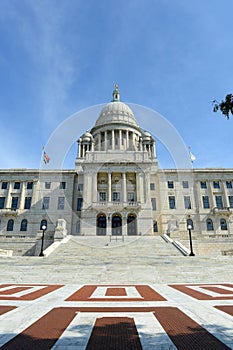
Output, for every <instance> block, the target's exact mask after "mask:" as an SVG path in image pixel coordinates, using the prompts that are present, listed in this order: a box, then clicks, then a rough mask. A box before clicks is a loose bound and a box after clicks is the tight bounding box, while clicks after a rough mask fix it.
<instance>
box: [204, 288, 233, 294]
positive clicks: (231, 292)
mask: <svg viewBox="0 0 233 350" xmlns="http://www.w3.org/2000/svg"><path fill="white" fill-rule="evenodd" d="M202 288H203V289H206V290H209V291H211V292H215V293H218V294H231V295H233V290H232V291H230V290H229V289H223V288H220V287H202Z"/></svg>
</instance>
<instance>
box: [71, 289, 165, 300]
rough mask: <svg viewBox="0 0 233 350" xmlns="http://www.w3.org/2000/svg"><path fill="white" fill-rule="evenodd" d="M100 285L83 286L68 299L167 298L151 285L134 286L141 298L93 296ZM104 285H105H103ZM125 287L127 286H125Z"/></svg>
mask: <svg viewBox="0 0 233 350" xmlns="http://www.w3.org/2000/svg"><path fill="white" fill-rule="evenodd" d="M97 287H98V286H97V285H90V286H83V287H82V288H80V289H79V290H78V291H77V292H75V293H73V294H72V295H71V296H70V297H69V298H67V299H66V301H91V302H96V301H104V302H105V301H106V302H110V301H114V302H116V301H127V302H129V301H165V300H166V299H165V298H164V297H162V295H160V294H159V293H157V292H156V291H155V290H154V289H152V288H151V287H150V286H147V285H138V286H134V287H135V288H136V290H137V291H138V293H139V294H140V295H141V298H128V297H126V298H120V299H119V298H116V297H115V298H91V295H92V294H93V293H94V291H95V290H96V288H97ZM101 287H103V286H101ZM113 287H116V288H119V287H118V286H113ZM125 287H129V286H125ZM124 289H125V288H124Z"/></svg>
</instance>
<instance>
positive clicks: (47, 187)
mask: <svg viewBox="0 0 233 350" xmlns="http://www.w3.org/2000/svg"><path fill="white" fill-rule="evenodd" d="M44 187H45V189H46V190H49V189H50V188H51V182H45V184H44Z"/></svg>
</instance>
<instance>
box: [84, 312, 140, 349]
mask: <svg viewBox="0 0 233 350" xmlns="http://www.w3.org/2000/svg"><path fill="white" fill-rule="evenodd" d="M86 350H142V346H141V343H140V339H139V336H138V332H137V329H136V327H135V324H134V320H133V319H132V318H128V317H103V318H98V319H97V320H96V322H95V325H94V328H93V331H92V333H91V337H90V339H89V342H88V344H87V347H86Z"/></svg>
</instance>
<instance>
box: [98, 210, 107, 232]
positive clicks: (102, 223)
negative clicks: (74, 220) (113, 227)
mask: <svg viewBox="0 0 233 350" xmlns="http://www.w3.org/2000/svg"><path fill="white" fill-rule="evenodd" d="M106 227H107V220H106V216H105V215H104V214H100V215H98V216H97V223H96V229H97V232H96V234H97V236H105V235H106Z"/></svg>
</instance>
